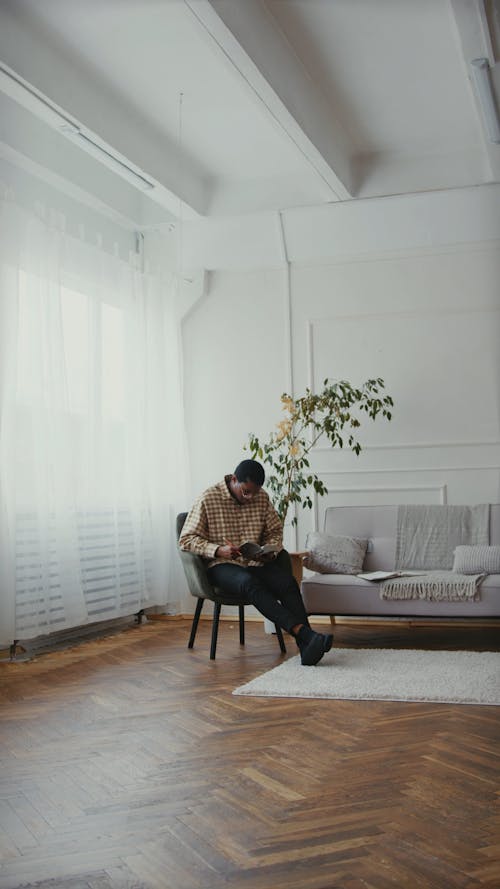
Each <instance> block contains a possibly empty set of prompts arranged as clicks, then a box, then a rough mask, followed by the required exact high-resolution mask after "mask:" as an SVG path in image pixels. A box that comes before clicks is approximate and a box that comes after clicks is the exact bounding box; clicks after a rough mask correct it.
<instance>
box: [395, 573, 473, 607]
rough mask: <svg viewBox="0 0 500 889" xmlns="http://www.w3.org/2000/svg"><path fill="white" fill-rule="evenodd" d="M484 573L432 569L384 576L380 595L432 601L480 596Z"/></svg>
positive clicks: (471, 598)
mask: <svg viewBox="0 0 500 889" xmlns="http://www.w3.org/2000/svg"><path fill="white" fill-rule="evenodd" d="M484 577H486V575H485V574H456V573H455V572H454V571H432V572H429V573H428V574H419V575H417V576H415V577H394V578H391V580H384V582H383V583H382V585H381V588H380V598H381V599H428V600H429V601H431V602H442V601H445V602H463V601H467V600H469V601H474V600H476V599H479V586H480V584H481V581H482V580H483V578H484Z"/></svg>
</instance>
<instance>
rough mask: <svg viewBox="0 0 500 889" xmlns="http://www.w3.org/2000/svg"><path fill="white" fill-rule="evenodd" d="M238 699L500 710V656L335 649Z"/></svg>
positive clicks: (287, 666)
mask: <svg viewBox="0 0 500 889" xmlns="http://www.w3.org/2000/svg"><path fill="white" fill-rule="evenodd" d="M233 694H235V695H256V696H264V697H267V696H269V697H279V698H281V697H287V698H342V699H344V700H351V701H422V702H436V703H437V702H440V703H446V704H494V705H497V706H498V705H500V653H499V652H494V651H418V650H415V649H388V648H387V649H386V648H384V649H382V648H333V649H332V650H331V651H330V652H328V654H326V655H325V656H324V657H323V659H322V660H321V661H320V663H319V664H318V665H317V666H316V667H303V666H302V665H301V663H300V658H299V657H298V656H296V657H292V658H290V659H289V660H287V661H285V662H284V663H282V664H280V666H279V667H275V668H274V669H273V670H269V671H268V672H267V673H264V674H263V675H262V676H258V677H257V678H256V679H253V680H252V681H251V682H247V683H246V685H241V686H240V687H239V688H237V689H235V690H234V692H233Z"/></svg>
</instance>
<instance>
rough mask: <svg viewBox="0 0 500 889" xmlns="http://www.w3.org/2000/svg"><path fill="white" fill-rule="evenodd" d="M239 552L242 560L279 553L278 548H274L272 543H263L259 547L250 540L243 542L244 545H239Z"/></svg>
mask: <svg viewBox="0 0 500 889" xmlns="http://www.w3.org/2000/svg"><path fill="white" fill-rule="evenodd" d="M239 550H240V553H241V555H242V556H243V558H244V559H255V557H256V556H257V557H259V556H266V555H267V554H268V553H277V552H279V547H277V546H275V544H274V543H265V544H264V546H259V544H258V543H253V542H252V541H251V540H245V543H242V544H241V546H240V547H239Z"/></svg>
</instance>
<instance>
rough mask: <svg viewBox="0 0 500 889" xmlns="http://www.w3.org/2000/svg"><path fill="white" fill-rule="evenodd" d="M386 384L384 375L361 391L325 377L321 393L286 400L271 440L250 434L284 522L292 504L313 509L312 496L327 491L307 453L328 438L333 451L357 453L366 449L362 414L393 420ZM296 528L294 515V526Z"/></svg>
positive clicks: (252, 450) (285, 397)
mask: <svg viewBox="0 0 500 889" xmlns="http://www.w3.org/2000/svg"><path fill="white" fill-rule="evenodd" d="M384 389H385V383H384V381H383V380H382V379H381V378H380V377H379V378H377V379H374V380H367V381H366V382H365V383H363V384H362V385H361V386H360V387H359V388H358V387H356V386H353V385H352V384H351V383H349V382H347V381H346V380H340V381H339V382H336V383H332V382H331V381H330V380H328V379H326V380H325V381H324V383H323V388H322V390H321V392H319V393H318V394H317V395H315V394H313V392H311V390H310V389H306V392H305V395H303V396H302V397H301V398H295V399H294V398H292V397H291V396H290V395H287V394H286V393H285V394H283V395H282V396H281V402H282V407H283V411H284V412H285V416H284V418H283V419H282V420H280V422H279V423H278V424H277V431H275V432H272V433H271V434H270V436H269V438H268V439H267V441H261V440H260V439H259V438H258V436H257V435H254V434H253V433H250V434H249V436H248V443H247V445H246V448H247V449H248V450H250V453H251V456H252V459H254V460H255V459H259V460H261V461H262V463H264V464H267V467H268V471H267V473H266V476H267V478H266V487H267V488H268V490H269V494H270V497H271V499H272V501H273V503H274V506H275V509H276V511H277V512H278V514H279V516H280V518H281V520H282V522H283V524H285V521H286V518H287V515H288V510H289V508H290V506H291V505H292V504H297V505H299V504H302V507H303V509H306V508H308V509H311V508H312V505H313V501H312V496H311V495H312V492H313V491H315V492H316V494H318V495H319V496H323V495H324V494H327V493H328V490H327V488H326V486H325V485H324V483H323V482H322V480H321V479H320V478H319V477H318V476H317V475H316V473H315V472H312V471H311V467H310V463H309V459H308V455H309V452H310V451H311V449H312V448H313V447H314V446H315V445H316V444H317V442H318V441H319V439H321V438H326V439H327V440H328V441H329V442H330V444H331V446H332V448H336V447H338V448H343V447H344V445H345V446H346V447H349V448H350V449H351V450H352V451H354V453H355V454H356V455H359V453H360V451H361V445H360V443H359V441H358V440H357V437H356V436H357V429H358V428H359V427H360V425H361V418H362V416H363V413H365V414H367V416H368V417H369V418H371V419H372V420H375V419H376V418H377V417H378V416H379V415H380V416H381V417H384V418H385V419H386V420H390V419H391V417H392V413H391V408H392V407H393V400H392V398H391V397H390V395H385V394H383V390H384ZM296 524H297V516H296V515H294V516H293V518H292V520H291V525H296Z"/></svg>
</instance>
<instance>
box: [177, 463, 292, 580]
mask: <svg viewBox="0 0 500 889" xmlns="http://www.w3.org/2000/svg"><path fill="white" fill-rule="evenodd" d="M230 478H231V476H230V475H228V476H226V477H225V478H224V479H223V481H221V482H218V483H217V484H216V485H213V486H212V487H211V488H208V489H207V490H206V491H204V492H203V494H201V496H200V497H198V499H197V500H196V502H195V504H194V506H193V507H192V509H191V511H190V512H189V514H188V516H187V518H186V521H185V523H184V527H183V529H182V532H181V536H180V538H179V546H180V548H181V549H182V550H187V551H188V552H192V553H197V555H199V556H203V558H205V559H208V560H209V561H208V565H207V567H210V566H211V565H215V564H217V563H219V562H227V561H228V559H220V558H216V556H215V552H216V550H217V547H219V546H223V545H224V544H225V543H226V541H230V542H231V543H233V544H234V545H235V546H240V545H241V544H242V543H244V542H245V541H246V540H252V541H254V542H255V543H259V544H260V545H261V546H262V545H263V544H265V543H272V544H274V545H276V546H277V547H278V548H280V549H281V548H282V546H283V530H282V525H281V520H280V518H279V516H278V513H277V512H276V510H275V509H274V506H273V505H272V503H271V501H270V500H269V497H268V495H267V494H266V492H265V491H263V490H260V491H259V493H258V494H257V495H256V496H255V497H254V498H253V499H252V500H250V501H249V502H248V503H238V501H237V500H236V499H235V498H234V497H233V496H232V495H231V493H230V492H229V489H228V485H227V483H228V481H229V479H230ZM232 564H233V565H234V564H240V565H262V563H261V562H255V561H252V560H249V559H243V558H241V557H240V558H238V559H236V560H235V561H233V562H232Z"/></svg>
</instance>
